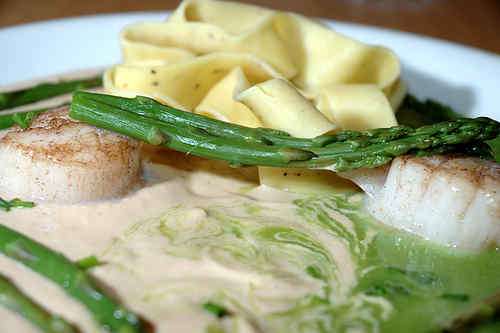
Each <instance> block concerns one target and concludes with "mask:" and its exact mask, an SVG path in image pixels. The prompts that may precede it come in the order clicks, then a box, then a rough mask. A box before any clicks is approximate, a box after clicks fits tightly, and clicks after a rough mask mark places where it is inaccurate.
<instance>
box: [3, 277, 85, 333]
mask: <svg viewBox="0 0 500 333" xmlns="http://www.w3.org/2000/svg"><path fill="white" fill-rule="evenodd" d="M0 306H4V307H6V308H7V309H9V310H11V311H13V312H16V313H18V314H20V315H21V316H22V317H23V318H25V319H26V320H28V321H30V322H31V323H32V324H33V325H35V326H37V327H38V328H39V329H40V330H41V331H42V332H45V333H76V332H79V330H78V329H77V328H76V327H75V326H73V325H72V324H70V323H68V322H67V321H65V320H64V319H63V318H61V317H58V316H55V315H53V314H51V313H50V312H48V311H47V310H45V309H44V308H43V307H42V306H40V305H39V304H37V303H35V302H34V301H32V300H31V299H30V298H29V297H28V296H27V295H25V294H24V293H23V292H22V291H21V290H19V289H18V288H17V287H16V286H15V285H14V283H12V281H10V280H9V279H8V278H6V277H5V276H3V275H1V274H0Z"/></svg>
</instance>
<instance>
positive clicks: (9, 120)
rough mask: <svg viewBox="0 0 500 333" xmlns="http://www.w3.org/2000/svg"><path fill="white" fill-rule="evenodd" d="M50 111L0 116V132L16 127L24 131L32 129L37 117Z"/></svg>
mask: <svg viewBox="0 0 500 333" xmlns="http://www.w3.org/2000/svg"><path fill="white" fill-rule="evenodd" d="M47 110H49V109H48V108H44V109H36V110H31V111H27V112H17V113H11V114H6V115H0V130H3V129H6V128H9V127H12V126H14V125H19V127H21V128H22V129H26V128H28V127H30V125H31V123H32V122H33V120H35V119H36V117H37V116H38V115H39V114H40V113H43V112H45V111H47Z"/></svg>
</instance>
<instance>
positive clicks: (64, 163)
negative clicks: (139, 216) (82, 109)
mask: <svg viewBox="0 0 500 333" xmlns="http://www.w3.org/2000/svg"><path fill="white" fill-rule="evenodd" d="M0 163H1V168H0V197H4V198H21V199H23V200H33V201H55V202H67V203H74V202H80V201H93V200H99V199H107V198H114V197H118V196H121V195H123V194H125V193H127V192H128V191H129V190H131V189H132V188H133V187H134V186H136V185H137V183H138V181H139V180H140V173H141V161H140V145H139V143H138V142H137V141H134V140H131V139H129V138H126V137H123V136H121V135H118V134H115V133H112V132H109V131H106V130H101V129H97V128H95V127H93V126H89V125H87V124H83V123H80V122H77V121H74V120H72V119H70V118H69V117H68V108H67V107H64V108H58V109H55V110H52V111H49V112H46V113H44V114H41V115H40V116H39V117H38V118H37V119H36V120H35V121H34V122H33V124H32V125H31V127H30V128H28V129H25V130H23V129H20V128H17V127H15V128H12V129H10V130H8V131H6V132H4V133H3V134H2V135H0Z"/></svg>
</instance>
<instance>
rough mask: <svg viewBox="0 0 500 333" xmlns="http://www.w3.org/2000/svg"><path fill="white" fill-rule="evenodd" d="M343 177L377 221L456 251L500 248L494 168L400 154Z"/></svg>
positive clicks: (498, 178) (498, 171)
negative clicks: (389, 161) (361, 195)
mask: <svg viewBox="0 0 500 333" xmlns="http://www.w3.org/2000/svg"><path fill="white" fill-rule="evenodd" d="M344 176H346V177H348V178H350V179H351V180H353V181H354V182H356V183H357V184H358V185H359V186H360V187H361V188H363V189H364V190H365V192H367V194H368V196H369V200H368V209H369V211H370V212H371V214H372V215H373V216H374V217H376V218H377V219H378V220H380V221H381V222H383V223H386V224H389V225H391V226H394V227H396V228H399V229H403V230H407V231H410V232H412V233H415V234H417V235H420V236H422V237H424V238H426V239H429V240H432V241H434V242H437V243H440V244H444V245H449V246H454V247H458V248H462V249H470V250H480V249H484V248H487V247H491V246H493V247H498V246H499V245H500V164H497V163H494V162H491V161H485V160H480V159H477V158H470V157H468V158H465V157H451V156H434V157H425V158H417V157H410V156H405V157H399V158H396V159H395V160H394V161H393V162H392V164H391V166H390V167H385V168H380V169H371V170H367V169H364V170H363V169H362V170H357V171H352V172H349V173H345V174H344Z"/></svg>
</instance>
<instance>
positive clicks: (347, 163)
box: [70, 92, 500, 171]
mask: <svg viewBox="0 0 500 333" xmlns="http://www.w3.org/2000/svg"><path fill="white" fill-rule="evenodd" d="M70 116H71V117H72V118H74V119H77V120H81V121H84V122H87V123H89V124H92V125H95V126H97V127H102V128H105V129H108V130H112V131H115V132H118V133H121V134H124V135H128V136H131V137H134V138H137V139H139V140H142V141H145V142H148V143H150V144H155V145H160V144H161V145H163V146H165V147H168V148H171V149H174V150H178V151H182V152H186V153H189V154H193V155H197V156H201V157H206V158H212V159H220V160H226V161H228V162H229V163H231V164H233V165H262V166H275V167H301V168H324V169H330V170H333V171H347V170H351V169H356V168H365V167H368V168H370V167H377V166H380V165H383V164H385V163H388V162H389V161H390V160H392V158H394V157H396V156H399V155H403V154H407V153H416V154H429V153H439V152H442V153H444V152H457V149H460V151H461V152H467V151H469V150H468V149H467V147H469V146H474V147H475V146H477V145H478V144H482V143H483V142H484V141H486V140H489V139H492V138H495V137H496V136H497V135H498V134H499V133H500V124H499V123H498V122H496V121H494V120H491V119H489V118H476V119H457V120H455V121H448V122H442V123H438V124H433V125H428V126H423V127H420V128H417V129H414V128H411V127H408V126H395V127H391V128H383V129H375V130H369V131H359V132H357V131H343V132H340V133H338V134H335V135H322V136H319V137H316V138H313V139H304V138H294V137H292V136H290V135H288V134H287V133H284V132H281V131H275V130H270V129H263V128H258V129H253V128H247V127H243V126H238V125H234V124H229V123H226V122H222V121H218V120H214V119H210V118H207V117H204V116H201V115H196V114H192V113H189V112H184V111H181V110H176V109H173V108H171V107H167V106H164V105H162V104H160V103H157V102H156V101H154V100H152V99H149V98H146V97H136V98H123V97H116V96H109V95H103V94H94V93H87V92H77V93H75V94H74V96H73V102H72V104H71V109H70Z"/></svg>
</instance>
